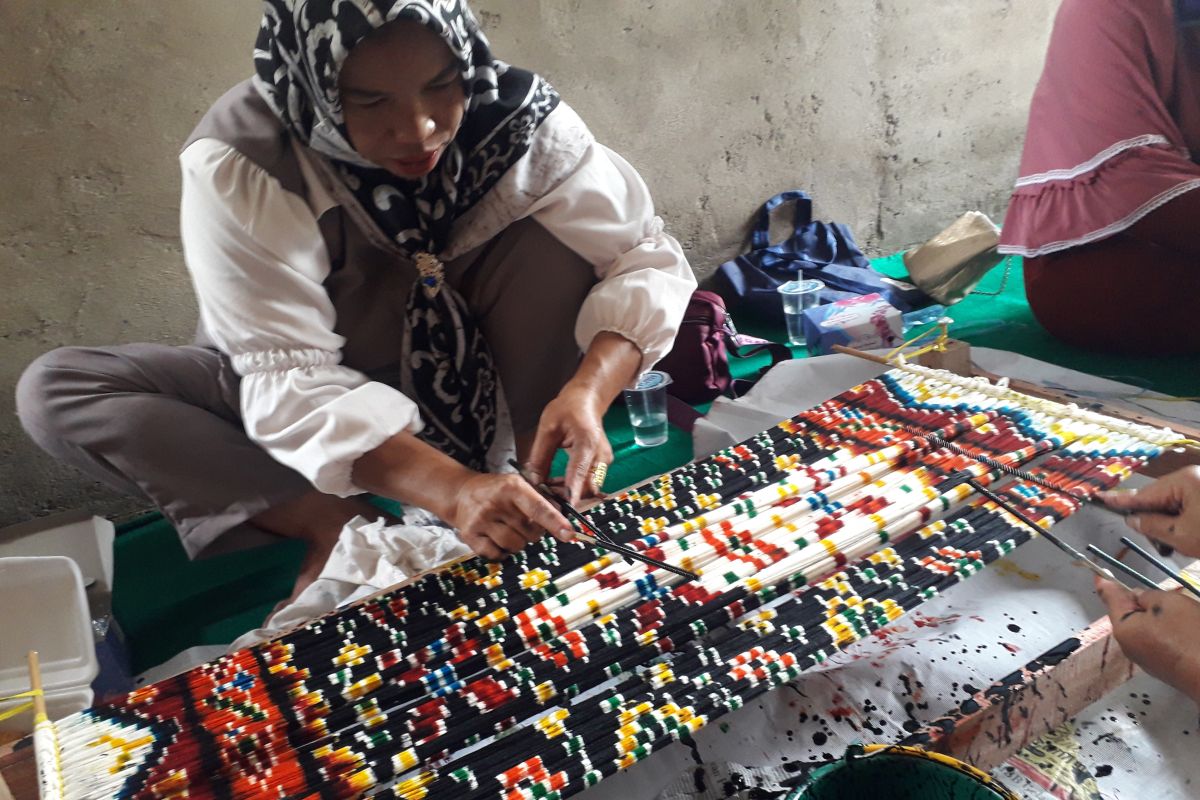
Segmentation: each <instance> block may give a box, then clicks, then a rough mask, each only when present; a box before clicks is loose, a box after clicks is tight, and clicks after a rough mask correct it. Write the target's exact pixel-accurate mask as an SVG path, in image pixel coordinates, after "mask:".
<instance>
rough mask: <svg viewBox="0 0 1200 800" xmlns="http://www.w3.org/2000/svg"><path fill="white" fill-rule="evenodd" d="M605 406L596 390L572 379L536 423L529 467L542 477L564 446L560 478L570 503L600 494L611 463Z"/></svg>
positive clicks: (575, 503)
mask: <svg viewBox="0 0 1200 800" xmlns="http://www.w3.org/2000/svg"><path fill="white" fill-rule="evenodd" d="M607 407H608V403H607V402H606V401H605V400H604V398H602V397H600V396H599V394H598V393H597V392H595V391H593V390H591V389H589V388H587V387H582V386H578V385H576V384H575V382H571V383H568V384H567V385H566V386H565V387H563V390H562V391H561V392H560V393H559V395H558V397H556V398H554V399H553V400H552V401H550V403H549V404H548V405H547V406H546V409H545V410H544V411H543V412H542V418H541V420H540V421H539V423H538V429H537V436H536V437H535V438H534V440H533V447H532V448H531V449H530V452H529V468H530V471H531V472H533V473H535V475H536V476H537V478H538V479H539V480H545V479H546V476H547V475H548V474H549V472H550V462H551V461H552V460H553V459H554V454H555V452H557V450H558V449H559V448H560V447H561V448H562V449H564V450H566V451H567V455H568V457H569V459H568V462H567V471H566V473H565V474H564V476H563V480H564V482H565V484H566V489H567V497H568V499H569V500H570V502H571V504H572V505H578V504H579V502H580V501H581V500H583V499H584V498H588V497H596V496H598V495H599V494H600V485H601V484H603V474H604V473H605V472H606V471H607V469H608V465H609V464H610V463H612V456H613V454H612V447H610V446H609V444H608V437H607V436H606V435H605V433H604V422H603V418H604V412H605V410H606V409H607ZM600 465H604V466H603V467H601V466H600ZM597 470H599V473H597ZM597 474H599V475H600V476H601V478H600V480H599V481H596V480H594V478H595V476H596V475H597Z"/></svg>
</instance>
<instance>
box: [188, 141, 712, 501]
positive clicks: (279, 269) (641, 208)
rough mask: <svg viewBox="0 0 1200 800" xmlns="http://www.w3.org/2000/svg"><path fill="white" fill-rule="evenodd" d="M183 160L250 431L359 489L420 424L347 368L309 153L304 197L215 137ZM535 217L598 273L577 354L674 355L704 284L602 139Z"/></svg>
mask: <svg viewBox="0 0 1200 800" xmlns="http://www.w3.org/2000/svg"><path fill="white" fill-rule="evenodd" d="M297 149H298V150H299V148H297ZM180 162H181V165H182V168H183V198H182V203H181V230H182V238H183V247H184V256H185V259H186V261H187V266H188V270H189V271H190V273H191V277H192V282H193V285H194V286H195V290H196V295H197V297H198V299H199V305H200V315H201V319H202V322H203V324H204V327H205V329H206V331H207V333H208V334H209V336H210V338H211V339H212V340H213V342H214V343H215V344H216V345H217V347H219V348H220V349H221V350H222V351H224V352H225V353H227V354H228V355H229V356H230V360H231V362H232V365H233V368H234V370H235V371H236V372H237V373H238V374H239V375H241V376H242V382H241V411H242V421H243V424H244V425H245V428H246V432H247V434H248V435H249V436H250V438H251V439H252V440H253V441H255V442H256V443H257V444H259V445H260V446H261V447H263V448H264V449H266V450H267V452H269V453H270V454H271V455H272V456H273V457H275V458H276V459H277V460H278V461H280V462H282V463H283V464H286V465H288V466H290V467H292V468H293V469H295V470H297V471H298V472H300V473H301V474H303V475H304V476H305V477H307V478H308V479H309V480H310V481H311V482H312V483H313V485H314V486H315V487H316V488H317V489H318V490H320V491H322V492H325V493H328V494H335V495H339V496H342V497H346V496H350V495H353V494H359V493H361V492H362V489H360V488H359V487H356V486H355V485H354V483H353V481H352V480H351V471H352V469H353V466H354V462H355V461H357V460H358V459H359V458H360V457H361V456H362V455H364V454H365V453H367V452H369V451H371V450H373V449H375V448H376V447H378V446H379V445H381V444H383V442H385V441H387V440H388V439H389V438H391V437H392V436H394V435H395V434H397V433H399V432H401V431H408V432H410V433H417V432H418V431H420V430H421V429H422V428H423V427H424V423H423V422H422V420H421V416H420V413H419V412H418V410H417V406H416V404H415V403H414V402H413V401H412V400H410V399H409V398H408V397H406V396H405V395H403V394H402V393H401V392H399V391H398V390H396V389H394V388H392V387H391V386H388V385H386V384H383V383H379V382H375V381H371V380H369V379H368V378H367V377H366V376H365V375H363V374H362V373H361V372H358V371H357V370H353V369H350V368H347V367H344V366H341V363H340V362H341V349H342V345H343V344H344V342H345V340H344V338H343V337H341V336H340V335H338V334H337V333H335V332H334V322H335V318H334V307H333V303H332V301H331V300H330V298H329V296H328V295H327V294H326V292H325V289H324V287H323V286H322V284H323V282H324V281H325V279H326V277H327V276H328V275H329V273H330V270H331V266H330V262H329V256H328V253H327V249H326V246H325V242H324V239H323V238H322V236H321V233H320V229H319V227H318V225H317V219H318V218H319V217H320V215H321V214H322V213H323V212H324V211H326V210H327V209H328V208H330V207H332V206H335V205H337V201H336V200H334V199H333V196H332V194H330V193H329V192H328V191H321V189H320V186H321V179H320V178H319V176H318V175H317V174H316V172H314V170H313V169H312V167H311V165H307V166H306V164H305V161H304V159H303V158H302V159H301V166H302V169H303V170H304V173H305V177H306V179H308V185H309V189H310V190H309V195H310V196H309V198H308V199H307V200H306V199H305V198H302V197H300V196H298V195H296V194H294V193H292V192H288V191H286V190H284V189H283V187H282V186H280V184H279V182H278V181H277V180H276V179H275V178H273V177H272V176H270V175H268V174H267V173H266V172H265V171H264V170H263V169H262V168H260V167H259V166H257V165H256V164H254V163H253V162H251V161H250V160H249V159H247V158H246V157H245V156H243V155H242V154H241V153H239V152H238V151H236V150H234V149H233V148H232V147H230V146H229V145H227V144H225V143H223V142H220V141H217V140H215V139H199V140H197V141H195V142H193V143H192V144H191V145H190V146H188V147H187V148H186V149H185V150H184V151H183V153H182V154H181V156H180ZM314 187H315V188H314ZM528 216H531V217H533V218H534V219H536V220H537V221H538V222H539V223H540V224H541V225H542V226H543V227H545V228H546V229H547V230H548V231H549V232H550V233H552V234H553V235H554V236H555V237H556V238H558V239H559V240H560V241H561V242H562V243H563V244H565V245H566V246H567V247H569V248H571V249H572V250H573V251H575V252H576V253H578V254H579V255H580V256H581V257H583V258H584V259H586V260H587V261H588V262H590V263H591V264H592V265H593V266H594V267H595V270H596V276H597V277H598V279H599V282H598V283H597V284H596V285H595V286H594V287H593V288H592V290H591V292H590V293H589V294H588V296H587V298H586V300H585V301H584V303H583V306H582V308H581V309H580V312H579V317H578V321H577V322H576V326H575V338H576V341H577V343H578V345H579V347H580V349H581V350H585V351H586V350H587V348H588V346H589V345H590V343H591V341H592V339H593V338H594V337H595V336H596V334H598V333H600V332H602V331H613V332H616V333H619V334H621V335H622V336H624V337H625V338H627V339H629V340H630V341H631V342H633V343H634V344H635V345H636V346H637V347H638V349H639V350H640V351H641V353H642V365H641V366H642V370H646V369H649V368H650V367H651V366H653V365H654V363H655V362H656V361H658V360H659V359H660V358H662V357H663V356H664V355H666V353H667V352H668V351H669V350H670V348H671V344H672V341H673V340H674V336H675V332H676V330H677V328H678V326H679V323H680V321H681V319H682V318H683V312H684V309H685V307H686V305H687V301H688V298H689V296H690V295H691V293H692V291H693V290H694V289H695V287H696V279H695V277H694V276H693V274H692V271H691V268H690V267H689V266H688V263H687V259H686V258H685V256H684V254H683V251H682V249H681V248H680V246H679V243H678V242H677V241H675V239H673V238H672V237H671V236H669V235H667V234H666V233H664V232H663V226H662V220H660V219H659V218H658V217H657V216H655V214H654V206H653V202H652V200H651V198H650V193H649V191H648V190H647V188H646V185H645V184H644V183H643V181H642V179H641V177H640V176H639V175H638V174H637V172H636V171H635V170H634V169H633V167H631V166H630V165H629V164H628V163H627V162H626V161H625V160H624V159H622V158H621V157H620V156H618V155H617V154H616V153H614V152H612V151H611V150H608V149H607V148H605V147H604V146H603V145H600V144H592V145H591V147H590V148H589V149H588V151H587V153H586V154H585V155H584V157H583V159H582V161H581V162H580V164H579V166H578V168H577V169H576V170H575V172H574V173H573V174H572V175H571V176H570V177H569V178H567V179H566V180H565V181H563V182H562V183H561V184H560V185H559V186H558V187H556V188H555V189H554V190H552V191H551V192H550V193H549V194H547V195H545V196H544V197H542V198H541V199H540V200H538V201H537V202H535V203H534V204H533V206H532V207H531V208H530V210H529V212H528ZM454 249H460V250H461V249H462V248H454Z"/></svg>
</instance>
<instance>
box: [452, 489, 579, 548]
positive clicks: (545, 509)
mask: <svg viewBox="0 0 1200 800" xmlns="http://www.w3.org/2000/svg"><path fill="white" fill-rule="evenodd" d="M453 509H454V510H453V513H452V514H451V515H450V516H451V517H452V518H451V519H447V520H446V521H447V522H448V523H450V524H451V525H453V526H454V527H455V528H457V529H458V534H459V536H460V537H461V538H462V540H463V542H465V543H466V545H467V546H468V547H470V548H471V550H472V551H474V552H475V553H477V554H478V555H481V556H483V557H484V558H490V559H492V560H493V561H495V560H498V559H501V558H503V557H504V556H506V555H509V554H511V553H516V552H518V551H519V550H521V548H523V547H524V546H525V545H526V544H528V543H530V542H535V541H537V540H538V539H540V538H541V537H542V536H544V535H545V533H546V532H547V531H549V532H551V533H552V534H553V535H554V536H555V538H557V539H559V540H560V541H570V539H571V538H572V537H573V536H574V533H573V531H572V529H571V526H570V523H568V522H567V520H566V519H564V518H563V516H562V515H561V514H560V513H559V512H558V509H556V508H555V507H554V506H553V505H551V504H550V503H549V502H548V501H547V500H546V499H545V498H543V497H542V496H541V495H539V494H538V493H537V492H536V491H535V490H534V489H533V487H532V486H530V485H529V484H528V483H526V482H525V480H524V479H523V478H521V477H520V476H518V475H513V474H505V475H491V474H481V473H474V474H472V475H471V476H470V477H468V478H467V479H466V480H465V481H464V482H463V483H462V484H461V485H460V486H459V487H458V492H457V494H456V496H455V500H454V504H453Z"/></svg>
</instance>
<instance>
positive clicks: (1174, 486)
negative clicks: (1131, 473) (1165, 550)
mask: <svg viewBox="0 0 1200 800" xmlns="http://www.w3.org/2000/svg"><path fill="white" fill-rule="evenodd" d="M1100 499H1101V500H1102V501H1104V505H1106V506H1108V507H1109V508H1113V509H1117V510H1119V511H1132V512H1136V513H1134V514H1132V515H1131V516H1130V517H1129V518H1128V519H1127V520H1126V522H1127V524H1128V525H1129V527H1131V528H1133V529H1134V530H1135V531H1137V532H1138V533H1140V534H1142V535H1143V536H1147V537H1149V538H1151V539H1154V540H1156V541H1159V542H1162V543H1163V544H1169V545H1171V546H1172V547H1174V548H1175V549H1176V550H1178V551H1179V552H1181V553H1183V554H1184V555H1187V556H1192V557H1193V558H1197V557H1200V467H1184V468H1183V469H1180V470H1176V471H1175V472H1172V473H1171V474H1170V475H1167V476H1166V477H1164V478H1160V479H1159V480H1157V481H1155V482H1154V483H1152V484H1150V485H1149V486H1145V487H1143V488H1141V489H1130V490H1129V491H1117V492H1103V493H1101V494H1100Z"/></svg>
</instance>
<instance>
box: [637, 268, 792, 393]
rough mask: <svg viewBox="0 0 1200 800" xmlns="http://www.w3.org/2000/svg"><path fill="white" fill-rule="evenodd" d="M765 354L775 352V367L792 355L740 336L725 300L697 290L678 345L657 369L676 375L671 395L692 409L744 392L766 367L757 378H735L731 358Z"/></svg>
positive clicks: (773, 344) (771, 344) (782, 348)
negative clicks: (720, 396)
mask: <svg viewBox="0 0 1200 800" xmlns="http://www.w3.org/2000/svg"><path fill="white" fill-rule="evenodd" d="M763 350H766V351H769V352H770V353H771V366H774V365H775V364H778V363H779V362H780V361H785V360H787V359H789V358H791V357H792V352H791V350H789V349H788V348H787V346H786V345H782V344H778V343H776V342H768V341H767V340H766V339H759V338H756V337H754V336H746V335H744V334H740V333H738V332H737V329H736V328H735V327H734V326H733V320H732V319H730V317H729V313H728V312H727V311H726V310H725V301H724V300H722V299H721V296H720V295H718V294H716V293H715V292H709V291H706V290H704V289H698V290H696V291H695V292H693V293H692V297H691V299H690V300H689V301H688V306H687V310H686V311H685V312H684V315H683V322H682V323H681V324H680V326H679V332H678V333H677V334H676V335H675V346H674V347H673V348H671V352H669V353H667V355H666V356H665V357H663V359H662V360H661V361H659V362H658V365H657V366H656V367H655V369H660V370H662V371H663V372H666V373H667V374H669V375H670V376H671V385H670V386H669V387H667V393H668V394H671V395H674V396H675V397H677V398H679V399H680V400H683V401H684V402H686V403H691V404H693V405H695V404H699V403H707V402H709V401H710V400H715V399H716V398H717V396H718V395H722V394H723V395H726V396H729V397H739V396H741V395H742V394H745V392H746V391H747V390H748V389H749V388H750V387H751V386H753V385H754V381H755V380H757V379H758V378H759V377H761V375H762V373H765V372H766V369H764V370H762V371H761V372H760V373H759V375H758V376H755V378H753V379H750V380H747V379H741V380H734V378H733V376H732V374H731V373H730V370H729V359H730V357H733V358H746V357H748V356H752V355H754V354H756V353H760V352H762V351H763ZM769 368H770V367H768V368H767V369H769Z"/></svg>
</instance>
